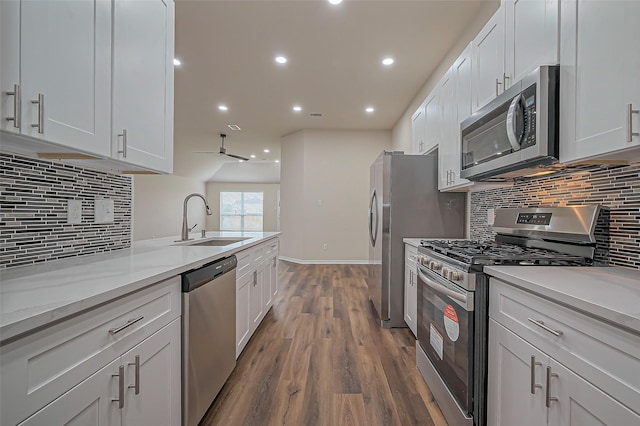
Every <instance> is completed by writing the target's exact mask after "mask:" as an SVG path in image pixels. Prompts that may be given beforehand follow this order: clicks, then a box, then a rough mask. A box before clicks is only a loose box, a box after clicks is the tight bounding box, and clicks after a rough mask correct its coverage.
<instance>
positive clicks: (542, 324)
mask: <svg viewBox="0 0 640 426" xmlns="http://www.w3.org/2000/svg"><path fill="white" fill-rule="evenodd" d="M527 319H528V320H529V322H532V323H534V324H535V325H537V326H538V327H540V328H541V329H543V330H545V331H548V332H549V333H551V334H553V335H554V336H556V337H560V336H562V331H560V330H554V329H552V328H549V327H547V326H546V325H544V322H542V321H537V320H534V319H533V318H527Z"/></svg>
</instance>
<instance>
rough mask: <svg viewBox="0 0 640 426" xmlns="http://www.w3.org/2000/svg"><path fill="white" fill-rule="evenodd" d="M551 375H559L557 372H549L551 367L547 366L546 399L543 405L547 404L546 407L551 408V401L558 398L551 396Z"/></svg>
mask: <svg viewBox="0 0 640 426" xmlns="http://www.w3.org/2000/svg"><path fill="white" fill-rule="evenodd" d="M552 377H559V376H558V373H552V372H551V367H547V395H546V396H547V397H546V401H545V405H546V406H547V408H551V401H557V400H558V398H556V397H555V396H551V378H552Z"/></svg>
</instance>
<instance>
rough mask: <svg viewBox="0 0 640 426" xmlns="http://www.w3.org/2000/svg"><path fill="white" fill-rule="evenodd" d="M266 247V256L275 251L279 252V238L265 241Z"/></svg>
mask: <svg viewBox="0 0 640 426" xmlns="http://www.w3.org/2000/svg"><path fill="white" fill-rule="evenodd" d="M264 247H265V248H264V256H265V257H269V256H270V255H272V254H273V253H274V252H275V253H277V252H278V240H272V241H268V242H267V243H265V246H264Z"/></svg>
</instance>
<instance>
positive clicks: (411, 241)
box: [402, 238, 423, 247]
mask: <svg viewBox="0 0 640 426" xmlns="http://www.w3.org/2000/svg"><path fill="white" fill-rule="evenodd" d="M420 240H423V238H403V239H402V241H403V242H404V243H405V244H409V245H411V246H414V247H420Z"/></svg>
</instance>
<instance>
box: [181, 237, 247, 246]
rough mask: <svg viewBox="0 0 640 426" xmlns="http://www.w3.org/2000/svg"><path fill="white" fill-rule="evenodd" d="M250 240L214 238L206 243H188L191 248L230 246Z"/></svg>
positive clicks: (205, 241)
mask: <svg viewBox="0 0 640 426" xmlns="http://www.w3.org/2000/svg"><path fill="white" fill-rule="evenodd" d="M248 239H249V238H213V239H210V240H204V241H198V240H196V241H194V242H192V243H186V244H185V245H189V246H228V245H229V244H233V243H238V242H240V241H244V240H248Z"/></svg>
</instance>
